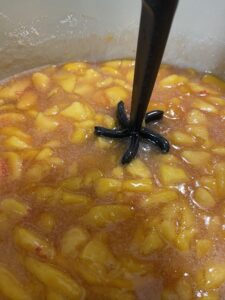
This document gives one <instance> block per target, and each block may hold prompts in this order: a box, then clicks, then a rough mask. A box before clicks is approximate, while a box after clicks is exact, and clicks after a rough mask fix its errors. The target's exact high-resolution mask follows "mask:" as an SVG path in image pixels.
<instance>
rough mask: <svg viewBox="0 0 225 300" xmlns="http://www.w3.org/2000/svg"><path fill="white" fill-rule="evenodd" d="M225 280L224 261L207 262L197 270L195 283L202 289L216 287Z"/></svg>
mask: <svg viewBox="0 0 225 300" xmlns="http://www.w3.org/2000/svg"><path fill="white" fill-rule="evenodd" d="M224 282H225V263H224V262H215V263H209V264H207V265H205V267H203V269H201V270H199V271H198V273H197V276H196V283H197V285H198V287H199V288H202V289H206V290H208V289H216V288H219V287H220V286H221V285H222V284H223V283H224Z"/></svg>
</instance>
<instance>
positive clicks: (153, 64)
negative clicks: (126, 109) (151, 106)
mask: <svg viewBox="0 0 225 300" xmlns="http://www.w3.org/2000/svg"><path fill="white" fill-rule="evenodd" d="M177 3H178V0H142V11H141V21H140V28H139V37H138V47H137V54H136V65H135V75H134V84H133V94H132V104H131V124H130V126H131V130H132V131H134V132H139V131H140V129H141V127H142V122H143V120H144V116H145V113H146V110H147V107H148V103H149V100H150V97H151V94H152V90H153V87H154V84H155V80H156V76H157V73H158V70H159V67H160V63H161V60H162V56H163V52H164V49H165V46H166V42H167V39H168V35H169V31H170V27H171V24H172V20H173V16H174V13H175V10H176V7H177Z"/></svg>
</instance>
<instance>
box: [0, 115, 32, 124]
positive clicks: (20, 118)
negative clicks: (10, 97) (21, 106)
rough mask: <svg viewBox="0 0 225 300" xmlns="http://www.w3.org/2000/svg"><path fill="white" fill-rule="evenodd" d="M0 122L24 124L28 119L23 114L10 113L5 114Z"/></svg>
mask: <svg viewBox="0 0 225 300" xmlns="http://www.w3.org/2000/svg"><path fill="white" fill-rule="evenodd" d="M0 121H6V122H9V121H10V122H12V123H15V122H20V123H22V122H24V121H26V117H25V116H24V115H23V114H19V113H14V112H8V113H3V114H1V115H0Z"/></svg>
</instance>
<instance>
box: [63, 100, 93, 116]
mask: <svg viewBox="0 0 225 300" xmlns="http://www.w3.org/2000/svg"><path fill="white" fill-rule="evenodd" d="M61 114H62V115H63V116H64V117H67V118H71V119H74V120H75V121H84V120H89V119H91V118H92V116H93V112H92V110H91V108H90V107H89V106H88V105H87V104H83V103H81V102H78V101H75V102H73V103H72V104H71V105H69V106H68V107H66V108H65V109H64V110H63V111H61Z"/></svg>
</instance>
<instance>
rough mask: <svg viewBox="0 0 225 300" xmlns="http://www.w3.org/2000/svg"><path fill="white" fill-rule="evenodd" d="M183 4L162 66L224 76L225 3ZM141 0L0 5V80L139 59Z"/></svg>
mask: <svg viewBox="0 0 225 300" xmlns="http://www.w3.org/2000/svg"><path fill="white" fill-rule="evenodd" d="M216 4H217V5H215V2H213V1H210V0H180V4H179V8H178V11H177V14H176V17H175V20H174V24H173V28H172V31H171V34H170V38H169V41H168V45H167V48H166V52H165V55H164V61H165V62H168V63H172V64H177V65H179V66H188V67H194V68H197V69H199V70H202V71H212V72H215V73H217V74H219V75H221V76H224V75H225V71H224V70H225V51H224V48H225V23H224V13H225V1H223V0H216ZM140 8H141V1H140V0H120V1H111V0H83V1H79V0H64V1H63V2H62V1H60V0H45V1H44V0H40V1H35V0H29V1H28V0H20V1H17V0H11V1H5V0H0V40H1V45H0V79H2V78H6V77H8V76H10V75H12V74H15V73H17V72H21V71H24V70H28V69H30V68H34V67H38V66H41V65H45V64H55V63H61V62H64V61H68V60H73V59H76V60H91V61H96V60H105V59H113V58H121V57H135V49H136V42H137V33H138V22H139V16H140Z"/></svg>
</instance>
